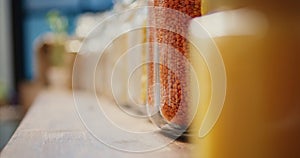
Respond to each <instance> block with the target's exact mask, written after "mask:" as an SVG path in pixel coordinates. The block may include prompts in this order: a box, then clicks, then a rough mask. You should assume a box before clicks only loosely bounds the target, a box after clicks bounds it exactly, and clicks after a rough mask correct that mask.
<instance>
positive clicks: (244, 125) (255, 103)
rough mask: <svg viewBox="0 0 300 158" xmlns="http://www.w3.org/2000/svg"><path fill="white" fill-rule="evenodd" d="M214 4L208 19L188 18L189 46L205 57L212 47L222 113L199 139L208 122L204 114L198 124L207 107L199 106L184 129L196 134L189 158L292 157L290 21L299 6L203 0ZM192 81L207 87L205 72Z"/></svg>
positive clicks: (295, 89)
mask: <svg viewBox="0 0 300 158" xmlns="http://www.w3.org/2000/svg"><path fill="white" fill-rule="evenodd" d="M214 2H215V3H216V4H214V6H215V8H214V10H210V11H208V12H210V13H212V12H215V13H213V14H210V15H207V16H203V17H201V18H195V19H193V22H192V26H191V41H193V42H194V43H195V44H196V46H197V47H199V48H206V50H208V51H207V53H211V52H212V50H211V48H209V47H208V45H207V44H205V42H206V43H207V41H208V40H213V42H214V43H215V44H216V47H217V48H218V50H219V52H220V54H221V56H222V58H223V61H224V65H225V69H226V75H227V80H226V83H227V90H226V97H225V102H224V106H223V109H222V112H221V113H220V114H219V116H217V117H218V120H217V121H216V122H215V124H214V125H213V126H210V127H212V128H210V130H209V131H208V130H207V131H206V132H203V128H206V125H207V124H206V122H212V118H213V117H211V115H208V118H209V119H207V120H206V121H205V120H204V117H205V115H207V112H208V110H207V109H209V108H210V107H209V106H210V104H209V103H210V102H211V101H212V100H209V99H210V98H209V97H206V98H203V99H202V100H200V104H201V105H202V106H198V107H199V108H198V113H197V115H196V117H195V119H194V122H193V124H192V128H197V129H198V131H197V133H196V134H199V137H194V138H192V139H191V140H192V141H193V143H195V144H196V149H195V150H194V157H195V158H196V157H210V158H219V157H222V158H240V157H255V158H272V157H299V156H300V152H299V150H298V148H299V145H300V135H299V131H300V117H299V112H300V108H299V107H300V106H299V105H300V99H299V97H296V96H299V95H300V82H299V78H300V73H299V72H300V71H299V67H300V64H299V63H300V55H299V50H300V47H299V34H298V33H299V30H298V29H296V28H297V27H298V26H299V25H298V23H297V22H296V21H295V20H294V19H296V17H298V16H299V15H300V14H299V11H296V10H297V9H296V8H297V7H296V6H299V2H296V1H285V2H279V1H269V0H266V1H259V0H257V1H256V0H253V1H243V0H228V1H222V4H221V3H220V2H221V1H219V4H218V1H210V3H214ZM238 6H247V8H243V9H237V8H239V7H238ZM224 8H225V9H224ZM221 10H222V11H221ZM197 23H198V24H201V26H204V27H205V28H206V29H207V31H208V32H209V33H210V34H211V36H212V37H211V38H210V39H209V38H207V39H204V38H202V36H201V33H199V32H198V30H199V29H198V27H199V25H196V24H197ZM193 25H195V26H193ZM192 51H197V50H195V49H193V50H192ZM194 53H195V52H192V54H194ZM202 53H203V52H202ZM199 61H201V60H200V59H194V63H196V62H199ZM200 63H201V62H200ZM203 65H205V64H203ZM197 74H198V78H199V81H200V85H205V84H207V83H209V82H211V81H212V79H211V78H212V76H211V74H212V72H210V73H208V71H206V70H203V69H198V70H197ZM212 85H213V84H212ZM213 86H215V85H213ZM207 89H208V90H212V87H208V88H207ZM212 92H213V91H212ZM210 93H211V92H210ZM200 97H201V96H200Z"/></svg>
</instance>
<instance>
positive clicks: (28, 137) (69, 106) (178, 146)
mask: <svg viewBox="0 0 300 158" xmlns="http://www.w3.org/2000/svg"><path fill="white" fill-rule="evenodd" d="M107 104H109V103H107ZM104 106H107V107H109V108H110V109H111V110H112V111H114V110H113V109H117V106H111V105H104ZM109 108H108V109H109ZM116 111H117V110H115V112H116ZM114 116H115V117H114V118H113V119H114V120H118V119H119V120H120V121H123V122H124V120H123V119H122V117H121V116H122V114H118V113H115V115H114ZM118 116H120V117H119V118H118ZM126 121H127V122H128V121H133V120H126ZM128 124H130V122H129V123H128ZM131 124H135V123H134V122H133V123H131ZM143 124H144V125H143V126H142V127H146V126H149V127H150V126H151V125H150V123H149V122H144V123H143ZM148 124H149V125H148ZM109 134H110V133H103V135H109ZM163 137H164V136H162V138H163ZM122 141H124V142H126V138H124V140H122ZM140 141H141V142H143V140H140ZM152 141H156V140H152ZM116 143H118V142H116ZM141 144H142V143H141ZM191 148H192V147H191V146H190V145H189V144H187V143H183V142H179V141H175V142H173V143H171V144H169V145H168V146H166V147H164V148H161V149H159V150H155V151H152V152H143V153H131V152H123V151H119V150H115V149H112V148H110V147H108V146H107V145H105V144H104V143H101V142H100V141H98V140H97V139H95V137H93V136H92V135H91V134H90V133H89V132H88V130H87V129H86V128H85V126H84V125H83V123H82V122H81V120H80V118H79V115H78V114H77V112H76V108H75V106H74V100H73V97H72V93H71V92H63V91H53V90H52V91H50V90H48V91H44V92H42V93H41V94H40V95H39V97H38V98H37V99H36V100H35V102H34V104H33V106H32V107H31V108H30V110H29V111H28V113H27V114H26V116H25V118H24V120H23V121H22V122H21V124H20V126H19V127H18V129H17V131H16V132H15V134H14V135H13V137H12V138H11V140H10V141H9V143H8V144H7V145H6V147H5V148H4V149H3V151H2V152H1V155H0V157H1V158H40V157H42V158H77V157H78V158H81V157H88V158H94V157H95V158H96V157H97V158H102V157H103V158H107V157H117V158H122V157H124V158H127V157H146V158H147V157H149V158H150V157H151V158H154V157H155V158H159V157H162V158H166V157H171V158H176V157H178V158H183V157H190V155H189V154H190V150H191Z"/></svg>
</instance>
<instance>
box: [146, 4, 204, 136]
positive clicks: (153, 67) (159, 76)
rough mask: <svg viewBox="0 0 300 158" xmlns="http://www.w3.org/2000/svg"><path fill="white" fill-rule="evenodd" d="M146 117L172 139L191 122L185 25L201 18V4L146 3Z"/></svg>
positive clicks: (186, 27) (186, 26) (186, 29)
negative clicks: (168, 132) (147, 24)
mask: <svg viewBox="0 0 300 158" xmlns="http://www.w3.org/2000/svg"><path fill="white" fill-rule="evenodd" d="M149 5H150V6H152V7H150V9H149V26H151V27H150V29H149V32H148V41H149V43H150V44H149V60H150V61H152V62H150V64H149V66H148V90H147V94H148V102H147V105H148V113H149V115H151V120H152V121H153V122H154V123H155V124H156V125H158V126H159V127H160V128H162V129H165V131H170V134H172V135H178V136H179V135H181V134H182V133H183V132H184V131H185V130H186V129H187V127H188V124H189V122H190V119H189V116H188V110H189V100H190V99H189V89H190V88H189V84H188V83H189V77H190V76H189V71H190V69H189V50H188V41H187V38H186V37H187V34H188V25H189V21H190V20H191V18H194V17H197V16H201V0H185V1H179V0H153V1H150V2H149Z"/></svg>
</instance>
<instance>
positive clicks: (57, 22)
mask: <svg viewBox="0 0 300 158" xmlns="http://www.w3.org/2000/svg"><path fill="white" fill-rule="evenodd" d="M47 20H48V23H49V26H50V28H51V30H52V32H53V33H54V36H55V38H54V40H55V41H54V46H53V49H52V53H51V57H50V58H51V59H50V61H51V65H53V66H63V65H64V55H65V47H64V44H65V43H64V42H65V41H66V38H67V33H66V32H67V28H68V20H67V18H66V17H64V16H62V15H61V14H60V13H59V12H58V11H56V10H52V11H50V12H48V14H47Z"/></svg>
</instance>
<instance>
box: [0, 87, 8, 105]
mask: <svg viewBox="0 0 300 158" xmlns="http://www.w3.org/2000/svg"><path fill="white" fill-rule="evenodd" d="M6 99H7V93H6V88H5V85H4V84H3V83H2V82H1V81H0V105H1V104H4V103H5V102H6Z"/></svg>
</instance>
